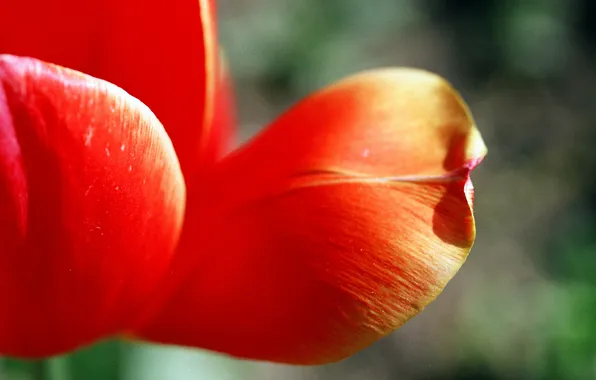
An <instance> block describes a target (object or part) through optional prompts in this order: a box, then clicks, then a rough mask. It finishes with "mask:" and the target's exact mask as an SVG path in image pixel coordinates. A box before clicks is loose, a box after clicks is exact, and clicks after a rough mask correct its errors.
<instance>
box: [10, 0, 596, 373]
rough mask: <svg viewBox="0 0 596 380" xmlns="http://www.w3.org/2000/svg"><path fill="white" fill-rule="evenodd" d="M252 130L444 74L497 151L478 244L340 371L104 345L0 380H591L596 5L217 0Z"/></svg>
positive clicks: (490, 163)
mask: <svg viewBox="0 0 596 380" xmlns="http://www.w3.org/2000/svg"><path fill="white" fill-rule="evenodd" d="M219 26H220V39H221V42H222V44H223V46H224V48H225V50H226V52H227V55H228V58H229V60H230V65H231V68H232V72H233V74H234V79H235V83H236V89H237V97H238V99H237V102H238V107H239V111H238V112H239V115H238V116H239V122H240V133H241V137H242V139H246V138H248V137H249V136H251V135H252V134H254V133H255V132H257V131H258V130H259V129H260V128H262V127H263V126H264V125H266V124H267V123H268V122H269V121H271V120H272V119H273V118H275V117H276V115H278V114H280V113H281V112H283V110H285V109H286V108H287V107H289V106H290V105H291V104H292V103H294V102H296V101H297V100H299V98H301V97H302V96H304V95H306V94H307V93H309V92H311V91H313V90H316V89H318V88H320V87H322V86H324V85H326V84H329V83H331V82H333V81H335V80H338V79H340V78H341V77H343V76H345V75H349V74H351V73H354V72H356V71H358V70H361V69H367V68H373V67H379V66H415V67H420V68H425V69H429V70H432V71H434V72H437V73H439V74H441V75H443V76H445V77H446V78H448V79H449V80H450V81H451V82H452V83H453V84H454V85H455V86H456V88H458V89H459V90H460V91H461V93H462V94H463V96H464V98H465V99H466V100H467V101H468V103H469V105H470V107H471V109H472V111H473V113H474V115H475V118H476V121H477V123H478V125H479V128H480V130H481V132H482V134H483V136H484V138H485V140H486V143H487V145H488V146H489V156H488V158H487V160H486V161H485V162H484V163H483V164H482V165H481V166H480V167H479V169H478V170H477V171H475V173H474V182H475V185H476V191H477V197H476V199H477V207H476V213H477V223H478V225H477V227H478V238H477V243H476V246H475V248H474V249H473V251H472V254H471V256H470V257H469V259H468V262H467V263H466V265H464V267H463V268H462V270H461V271H460V273H459V274H458V275H457V276H456V278H455V279H454V280H453V281H452V282H451V283H450V285H449V286H448V287H447V288H446V290H445V291H444V292H443V294H442V295H441V296H440V297H439V298H438V299H437V300H436V301H435V302H434V303H433V304H432V305H430V306H429V307H428V308H427V309H426V310H425V311H424V312H423V313H421V314H420V315H419V316H417V317H416V318H414V319H413V320H412V321H410V322H409V323H408V324H406V325H405V326H404V327H403V328H401V329H400V330H399V331H397V332H396V333H395V334H393V335H392V336H390V337H388V338H386V339H384V340H382V341H380V342H378V343H377V344H375V345H374V346H373V347H371V348H370V349H368V350H365V351H364V352H362V353H360V354H358V355H356V356H354V357H352V358H350V359H348V360H346V361H344V362H342V363H339V364H334V365H329V366H323V367H315V368H302V367H290V366H282V365H273V364H268V363H252V362H243V361H235V360H232V359H228V358H225V357H221V356H217V355H212V354H209V353H205V352H201V351H198V350H186V349H181V348H172V347H163V346H151V345H142V344H133V343H123V342H107V343H102V344H99V345H96V346H94V347H91V348H88V349H85V350H83V351H80V352H77V353H75V354H72V355H69V356H65V357H61V358H57V359H52V360H51V361H48V362H46V363H42V364H39V363H30V362H24V361H14V360H8V359H0V379H1V380H27V379H30V380H33V379H46V380H165V379H167V380H191V379H192V380H202V379H216V380H219V379H221V380H235V379H239V380H240V379H242V380H245V379H248V380H251V379H255V380H256V379H258V380H268V379H271V380H273V379H284V380H300V379H312V380H325V379H338V380H339V379H342V380H343V379H346V380H349V379H358V380H368V379H371V380H385V379H387V380H393V379H396V380H397V379H399V380H417V379H427V380H435V379H437V380H439V379H440V380H443V379H445V380H464V379H465V380H485V379H486V380H488V379H490V380H501V379H503V380H504V379H520V380H521V379H537V380H538V379H539V380H555V379H569V380H583V379H586V380H589V379H596V180H595V177H596V176H595V174H596V149H595V144H596V2H595V1H594V0H526V1H521V0H520V1H514V0H455V1H440V0H220V1H219Z"/></svg>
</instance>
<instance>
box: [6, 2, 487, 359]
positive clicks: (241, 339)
mask: <svg viewBox="0 0 596 380" xmlns="http://www.w3.org/2000/svg"><path fill="white" fill-rule="evenodd" d="M0 14H2V15H3V16H4V17H3V23H2V24H0V53H1V54H4V55H2V56H0V226H1V227H2V229H1V230H0V231H1V232H0V250H1V252H2V256H1V258H0V299H2V300H3V305H2V311H1V312H0V353H1V354H4V355H11V356H18V357H44V356H49V355H55V354H59V353H63V352H67V351H70V350H74V349H76V348H79V347H82V346H84V345H88V344H91V343H93V342H94V341H97V340H99V339H102V338H106V337H110V336H128V337H130V336H134V337H135V338H137V339H143V340H146V341H150V342H159V343H166V344H174V345H183V346H189V347H197V348H203V349H208V350H213V351H217V352H221V353H225V354H229V355H233V356H236V357H240V358H247V359H257V360H267V361H275V362H282V363H293V364H322V363H329V362H333V361H338V360H341V359H343V358H346V357H348V356H350V355H352V354H354V353H356V352H357V351H359V350H361V349H363V348H365V347H367V346H369V345H370V344H372V343H373V342H375V341H376V340H378V339H379V338H381V337H383V336H386V335H387V334H390V333H391V332H392V331H394V330H395V329H397V328H398V327H400V326H401V325H403V324H404V323H405V322H406V321H407V320H408V319H410V318H411V317H413V316H414V315H416V314H417V313H419V312H420V311H421V310H422V309H423V308H424V307H425V306H426V305H428V304H429V303H430V302H431V301H432V300H433V299H435V297H437V296H438V295H439V293H440V292H441V291H442V290H443V288H444V287H445V286H446V284H447V283H448V281H449V280H450V279H451V278H452V277H453V276H454V275H455V274H456V272H457V271H458V269H459V268H460V267H461V265H462V264H463V262H464V261H465V259H466V257H467V255H468V253H469V251H470V249H471V247H472V244H473V242H474V238H475V227H474V217H473V187H472V184H471V181H470V172H471V171H472V170H473V169H474V168H475V167H476V166H477V165H478V164H479V162H480V161H481V160H482V158H483V157H484V155H485V154H486V147H485V146H484V143H483V142H482V138H481V137H480V134H479V132H478V130H477V128H476V126H475V124H474V121H473V119H472V116H471V114H470V111H469V110H468V108H467V106H466V105H465V103H464V101H463V100H462V99H461V98H460V96H459V95H458V94H457V92H456V91H455V90H454V89H453V88H452V87H451V86H450V85H449V84H448V83H447V82H446V81H445V80H443V79H442V78H440V77H438V76H436V75H434V74H431V73H428V72H425V71H421V70H416V69H404V68H390V69H382V70H373V71H369V72H363V73H360V74H357V75H354V76H352V77H349V78H346V79H344V80H341V81H339V82H337V83H335V84H333V85H331V86H329V87H328V88H325V89H323V90H320V91H318V92H316V93H314V94H312V95H311V96H309V97H307V98H306V99H304V100H302V101H301V102H299V103H298V104H296V105H295V106H294V107H292V108H291V109H290V110H288V111H287V112H286V113H285V114H283V115H282V116H281V117H280V118H279V119H277V120H276V121H274V122H273V123H272V124H271V125H269V126H268V127H267V128H266V129H265V130H264V131H263V132H262V133H261V134H259V135H257V136H256V137H255V138H254V139H252V140H251V141H249V142H248V143H247V144H245V145H243V146H241V147H239V148H237V149H236V150H234V151H232V152H230V153H228V154H225V153H226V152H228V150H229V143H230V140H231V138H232V137H233V129H232V128H231V126H232V125H233V111H232V109H231V108H232V106H233V102H232V97H231V90H230V78H229V75H228V73H227V69H226V66H225V62H224V61H223V59H222V58H221V56H220V53H219V51H218V46H217V36H216V33H215V20H214V14H215V5H214V3H213V2H212V1H210V0H199V1H196V0H195V1H192V0H174V1H141V0H119V1H118V2H116V0H105V1H89V2H82V1H75V0H53V1H39V0H24V1H18V2H17V1H10V0H0ZM125 91H126V92H125Z"/></svg>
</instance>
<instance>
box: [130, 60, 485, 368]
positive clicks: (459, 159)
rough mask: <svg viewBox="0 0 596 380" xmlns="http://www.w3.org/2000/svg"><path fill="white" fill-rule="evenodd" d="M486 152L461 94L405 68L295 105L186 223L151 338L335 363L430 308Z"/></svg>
mask: <svg viewBox="0 0 596 380" xmlns="http://www.w3.org/2000/svg"><path fill="white" fill-rule="evenodd" d="M485 153H486V147H485V146H484V143H483V142H482V139H481V137H480V134H479V132H478V130H477V129H476V127H475V125H474V122H473V120H472V117H471V115H470V112H469V110H468V108H467V106H466V105H465V103H464V102H463V100H462V99H461V98H460V97H459V95H458V94H457V93H456V92H455V91H454V90H453V89H452V88H451V86H450V85H449V84H448V83H446V82H445V81H444V80H443V79H441V78H439V77H437V76H436V75H433V74H430V73H427V72H424V71H419V70H412V69H387V70H379V71H372V72H366V73H362V74H359V75H356V76H354V77H351V78H348V79H346V80H343V81H341V82H339V83H337V84H335V85H333V86H330V87H329V88H327V89H325V90H323V91H320V92H319V93H316V94H314V95H312V96H311V97H309V98H307V99H306V100H304V101H302V102H301V103H299V104H298V105H297V106H295V107H294V108H292V109H291V110H290V111H288V112H287V113H286V114H284V115H283V116H282V117H281V118H280V119H278V120H277V121H276V122H274V123H273V124H272V125H271V126H270V127H269V128H267V129H266V130H265V131H264V132H263V133H262V134H260V135H258V136H257V137H256V138H255V139H254V140H252V141H251V142H249V143H248V144H247V145H246V146H244V147H242V148H241V149H239V150H238V151H237V152H235V153H233V154H231V155H230V156H229V157H226V158H225V159H224V160H223V162H221V164H219V165H218V167H217V171H216V173H214V174H213V176H212V177H211V178H210V180H209V183H210V184H211V186H210V187H209V188H208V189H201V191H202V193H201V194H200V196H195V199H200V200H201V202H202V203H201V206H202V207H199V208H197V209H200V210H202V212H201V213H200V214H199V213H194V214H189V215H187V221H191V222H189V223H192V224H189V225H191V226H192V227H188V228H185V230H188V231H185V233H184V235H186V236H183V238H182V244H181V247H180V249H181V250H183V251H184V250H185V251H187V254H186V256H187V257H190V256H192V254H194V256H195V257H196V259H195V261H194V262H192V263H191V262H188V261H187V263H186V265H185V266H184V267H177V268H176V273H175V275H176V277H177V278H179V279H184V281H180V283H178V284H177V286H176V287H175V290H174V291H173V294H172V295H171V296H170V299H169V300H167V301H166V302H164V303H163V304H162V305H160V306H159V308H156V309H154V310H153V313H152V315H151V314H150V316H146V317H145V319H144V320H142V321H141V322H140V328H139V330H140V332H139V335H140V336H141V337H144V338H146V339H149V340H154V341H159V342H164V343H173V344H182V345H188V346H195V347H203V348H207V349H211V350H215V351H220V352H224V353H228V354H231V355H234V356H239V357H244V358H251V359H261V360H270V361H276V362H284V363H295V364H321V363H328V362H333V361H337V360H341V359H343V358H345V357H347V356H349V355H351V354H353V353H355V352H357V351H358V350H360V349H363V348H364V347H366V346H368V345H370V344H371V343H373V342H374V341H376V340H377V339H379V338H381V337H383V336H385V335H387V334H389V333H391V332H392V331H393V330H395V329H396V328H398V327H399V326H401V325H402V324H403V323H405V322H406V321H407V320H408V319H409V318H411V317H412V316H414V315H415V314H417V313H418V312H419V311H420V310H422V308H424V306H426V305H427V304H428V303H429V302H431V301H432V300H433V299H434V298H435V297H436V296H437V295H438V294H439V293H440V292H441V291H442V289H443V288H444V287H445V285H446V284H447V282H448V281H449V280H450V279H451V278H452V277H453V276H454V275H455V273H456V272H457V270H458V269H459V268H460V266H461V265H462V264H463V262H464V261H465V259H466V257H467V254H468V252H469V250H470V249H471V247H472V244H473V242H474V238H475V227H474V219H473V213H472V203H473V194H472V193H473V190H472V186H471V182H470V180H469V174H470V171H471V170H472V169H473V168H474V167H475V166H476V165H477V164H478V163H479V162H480V160H481V159H482V157H483V156H484V155H485Z"/></svg>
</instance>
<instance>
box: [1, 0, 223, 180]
mask: <svg viewBox="0 0 596 380" xmlns="http://www.w3.org/2000/svg"><path fill="white" fill-rule="evenodd" d="M0 14H1V15H2V23H1V24H0V53H10V54H15V55H21V56H31V57H35V58H39V59H41V60H44V61H47V62H52V63H56V64H59V65H61V66H65V67H69V68H72V69H75V70H79V71H82V72H84V73H86V74H89V75H92V76H94V77H97V78H101V79H104V80H107V81H109V82H112V83H114V84H116V85H117V86H120V87H122V88H123V89H124V90H126V91H128V92H129V93H130V94H131V95H133V96H135V97H137V98H139V99H140V100H141V101H142V102H143V103H145V104H146V105H147V106H149V108H151V110H152V111H153V112H154V113H155V114H156V115H157V117H158V118H159V120H160V121H161V122H162V124H163V125H164V126H165V128H166V130H167V131H168V134H169V135H170V137H171V139H172V141H173V143H174V147H175V148H176V152H177V154H178V157H179V159H180V163H181V166H182V170H183V172H184V174H185V176H187V177H188V178H189V179H190V178H192V176H191V174H194V172H195V171H196V170H197V168H198V166H199V165H200V162H203V161H204V160H206V161H208V162H209V161H212V160H213V159H215V157H210V156H205V154H202V153H200V152H201V150H205V149H208V150H209V151H211V152H212V151H214V149H212V148H208V144H209V142H210V141H211V140H213V139H212V138H211V137H210V135H211V134H212V133H213V129H214V128H216V126H213V120H212V119H213V117H214V112H215V109H214V107H215V100H214V99H215V98H216V96H217V95H216V88H217V81H218V74H217V71H218V68H217V64H218V57H219V53H218V45H217V36H216V25H215V17H214V15H215V9H214V1H213V0H173V1H144V0H101V1H97V0H91V1H80V0H53V1H46V0H19V1H14V0H0Z"/></svg>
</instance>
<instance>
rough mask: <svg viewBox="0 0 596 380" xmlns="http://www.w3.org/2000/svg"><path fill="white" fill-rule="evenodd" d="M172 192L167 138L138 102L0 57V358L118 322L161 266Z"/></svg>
mask: <svg viewBox="0 0 596 380" xmlns="http://www.w3.org/2000/svg"><path fill="white" fill-rule="evenodd" d="M184 197H185V189H184V181H183V177H182V173H181V171H180V166H179V164H178V161H177V159H176V154H175V152H174V149H173V146H172V144H171V141H170V140H169V138H168V136H167V135H166V133H165V130H164V129H163V127H162V126H161V124H160V123H159V121H158V120H157V119H156V117H155V116H154V115H153V114H152V113H151V111H150V110H149V109H148V108H147V107H146V106H144V105H143V104H142V103H141V102H139V101H138V100H137V99H135V98H133V97H131V96H130V95H128V94H127V93H125V92H124V91H122V90H121V89H119V88H117V87H116V86H114V85H111V84H109V83H107V82H104V81H101V80H98V79H95V78H92V77H89V76H87V75H84V74H81V73H78V72H75V71H72V70H68V69H64V68H61V67H58V66H54V65H50V64H45V63H42V62H40V61H37V60H34V59H29V58H18V57H15V56H7V55H3V56H0V210H2V213H1V214H0V249H1V250H2V255H0V300H2V301H1V303H2V305H1V307H0V310H1V311H0V354H2V355H15V356H25V357H36V356H44V355H51V354H57V353H61V352H64V351H67V350H71V349H73V348H76V347H79V346H81V345H83V344H88V343H90V342H92V341H94V340H96V339H98V338H101V337H105V336H107V335H110V334H115V333H117V332H119V331H121V330H123V329H125V327H127V326H128V324H129V323H130V321H131V319H133V318H136V313H137V311H138V309H139V308H140V306H141V305H142V304H144V303H145V302H146V301H147V299H148V298H149V297H151V295H152V293H153V292H154V291H155V288H156V286H157V284H158V281H160V280H161V279H162V277H163V276H164V274H165V271H166V270H167V268H168V266H169V264H170V261H171V257H172V252H173V250H174V248H175V245H176V243H177V240H178V234H179V230H180V228H181V223H182V216H183V212H184Z"/></svg>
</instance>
